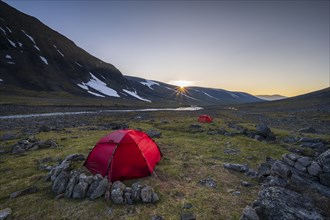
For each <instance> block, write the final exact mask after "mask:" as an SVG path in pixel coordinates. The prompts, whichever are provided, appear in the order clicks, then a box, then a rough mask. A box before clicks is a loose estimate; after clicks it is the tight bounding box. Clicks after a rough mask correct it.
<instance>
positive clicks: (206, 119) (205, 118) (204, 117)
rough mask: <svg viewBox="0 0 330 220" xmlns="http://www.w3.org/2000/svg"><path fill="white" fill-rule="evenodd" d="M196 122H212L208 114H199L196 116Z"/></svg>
mask: <svg viewBox="0 0 330 220" xmlns="http://www.w3.org/2000/svg"><path fill="white" fill-rule="evenodd" d="M198 122H201V123H211V122H212V118H211V116H209V115H200V116H199V117H198Z"/></svg>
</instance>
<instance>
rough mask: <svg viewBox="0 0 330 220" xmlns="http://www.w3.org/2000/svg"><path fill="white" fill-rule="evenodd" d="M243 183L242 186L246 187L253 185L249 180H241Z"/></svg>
mask: <svg viewBox="0 0 330 220" xmlns="http://www.w3.org/2000/svg"><path fill="white" fill-rule="evenodd" d="M241 185H242V186H245V187H249V186H252V184H251V183H249V182H247V181H241Z"/></svg>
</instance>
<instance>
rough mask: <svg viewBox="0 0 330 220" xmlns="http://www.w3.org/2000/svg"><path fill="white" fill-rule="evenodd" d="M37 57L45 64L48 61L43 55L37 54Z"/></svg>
mask: <svg viewBox="0 0 330 220" xmlns="http://www.w3.org/2000/svg"><path fill="white" fill-rule="evenodd" d="M39 57H40V59H41V60H42V61H43V62H44V63H45V64H46V65H48V61H47V59H46V58H45V57H43V56H39Z"/></svg>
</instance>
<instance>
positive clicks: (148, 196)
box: [141, 186, 153, 202]
mask: <svg viewBox="0 0 330 220" xmlns="http://www.w3.org/2000/svg"><path fill="white" fill-rule="evenodd" d="M152 193H153V190H152V188H151V187H150V186H145V187H143V188H142V189H141V199H142V202H151V201H152Z"/></svg>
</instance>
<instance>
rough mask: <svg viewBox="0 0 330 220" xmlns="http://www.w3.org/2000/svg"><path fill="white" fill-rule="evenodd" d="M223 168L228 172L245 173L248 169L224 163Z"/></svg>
mask: <svg viewBox="0 0 330 220" xmlns="http://www.w3.org/2000/svg"><path fill="white" fill-rule="evenodd" d="M223 166H224V167H225V168H227V169H229V170H235V171H238V172H246V171H247V170H248V169H249V168H248V166H246V165H243V164H230V163H224V164H223Z"/></svg>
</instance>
